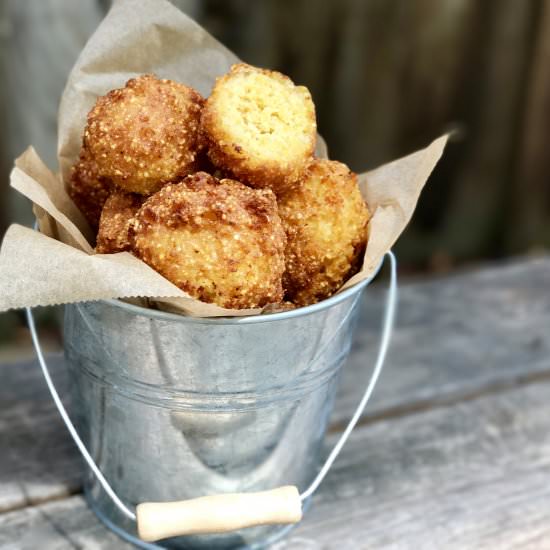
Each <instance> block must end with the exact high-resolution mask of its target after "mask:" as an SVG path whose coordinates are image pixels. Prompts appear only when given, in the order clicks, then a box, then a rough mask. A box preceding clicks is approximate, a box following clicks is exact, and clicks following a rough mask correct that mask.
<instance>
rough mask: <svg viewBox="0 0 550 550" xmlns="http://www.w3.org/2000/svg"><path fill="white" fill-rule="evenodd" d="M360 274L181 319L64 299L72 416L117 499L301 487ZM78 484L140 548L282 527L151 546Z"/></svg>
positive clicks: (276, 529)
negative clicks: (316, 289) (223, 313)
mask: <svg viewBox="0 0 550 550" xmlns="http://www.w3.org/2000/svg"><path fill="white" fill-rule="evenodd" d="M393 261H394V260H393V259H392V262H393ZM393 266H394V267H395V265H394V264H393ZM369 282H370V280H366V281H363V282H362V283H360V284H358V285H356V286H354V287H352V288H350V289H348V290H346V291H344V292H342V293H340V294H338V295H335V296H333V297H332V298H330V299H328V300H325V301H323V302H321V303H318V304H315V305H313V306H309V307H305V308H300V309H297V310H292V311H286V312H282V313H275V314H269V315H262V316H254V317H242V318H223V319H219V318H218V319H204V318H191V317H185V316H181V315H175V314H171V313H166V312H161V311H156V310H151V309H146V308H141V307H137V306H134V305H130V304H128V303H124V302H121V301H117V300H107V301H98V302H86V303H78V304H70V305H67V306H66V308H65V324H64V327H65V328H64V344H65V353H66V358H67V362H68V364H69V367H70V372H71V375H72V380H73V382H74V384H73V385H72V387H73V391H74V395H73V399H72V403H73V411H72V415H71V416H72V417H73V419H74V420H76V424H77V426H78V431H79V433H80V437H81V439H82V441H83V442H84V444H85V446H86V448H87V449H88V451H89V453H90V454H91V456H92V457H93V459H94V461H95V463H96V464H97V465H98V466H99V469H100V470H101V472H102V473H103V475H104V476H105V478H106V479H107V480H109V484H110V486H111V487H112V488H113V490H114V492H115V493H116V495H118V498H120V500H121V501H122V502H123V503H124V504H125V505H127V506H128V507H130V508H132V507H134V506H135V505H136V504H138V503H141V502H148V501H158V502H164V501H175V500H185V499H190V498H194V497H200V496H204V495H209V494H218V493H228V492H230V493H235V492H249V491H261V490H266V489H271V488H273V487H277V486H278V485H282V484H292V485H296V486H297V487H298V489H299V490H300V491H302V490H304V489H306V488H307V487H308V486H309V485H310V483H311V482H312V480H313V479H314V478H315V476H316V474H317V473H318V470H319V462H320V458H321V453H320V450H321V445H322V442H323V437H324V434H325V431H326V427H327V422H328V418H329V414H330V412H331V408H332V403H333V400H334V395H335V390H336V386H337V381H338V374H339V371H340V367H341V366H342V364H343V363H344V361H345V359H346V357H347V355H348V353H349V350H350V346H351V340H352V334H353V327H354V324H355V321H356V318H357V312H358V304H359V299H360V296H361V294H362V291H363V290H364V289H365V287H366V286H367V285H368V283H369ZM32 329H33V331H34V326H32ZM39 358H40V354H39ZM382 360H383V359H382ZM50 389H51V388H50ZM371 389H372V388H371ZM52 393H53V392H52ZM366 398H367V399H368V396H366ZM54 399H55V396H54ZM365 403H366V399H365ZM363 406H364V403H363ZM359 412H360V411H359ZM352 428H353V426H351V428H350V431H351V429H352ZM73 437H74V436H73ZM85 492H86V495H87V499H88V502H89V504H90V506H91V508H92V509H93V510H94V511H95V513H96V514H97V515H98V516H99V518H100V519H101V520H102V521H103V522H104V523H106V524H107V525H108V526H109V527H110V528H111V529H113V530H115V531H116V532H117V533H118V534H120V535H121V536H123V537H124V538H126V539H127V540H130V541H131V542H133V543H134V544H136V545H137V546H140V547H143V548H209V549H215V548H244V547H246V548H256V547H261V546H263V545H265V544H268V543H270V542H272V541H273V540H275V539H276V538H278V537H280V536H281V535H282V534H284V532H285V531H286V530H288V528H289V527H288V526H262V527H254V528H247V529H242V530H241V531H236V532H233V533H230V534H219V535H200V536H186V537H178V538H172V539H167V540H165V541H163V542H162V543H161V544H155V545H153V544H149V543H145V542H143V541H140V540H139V539H138V538H137V533H136V525H135V523H134V522H133V521H131V520H130V519H128V518H127V517H126V516H125V515H124V514H122V513H121V512H120V511H119V509H118V508H117V507H116V506H115V505H114V504H113V501H112V497H109V496H108V495H107V494H106V493H105V491H104V490H103V488H102V486H101V485H100V484H99V483H98V482H97V480H96V478H95V477H94V476H93V475H91V473H90V472H89V473H88V475H87V478H86V480H85Z"/></svg>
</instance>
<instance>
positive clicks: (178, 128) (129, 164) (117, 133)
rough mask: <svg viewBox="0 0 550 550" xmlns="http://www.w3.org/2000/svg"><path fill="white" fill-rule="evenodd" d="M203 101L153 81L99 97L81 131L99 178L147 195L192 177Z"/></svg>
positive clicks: (147, 77)
mask: <svg viewBox="0 0 550 550" xmlns="http://www.w3.org/2000/svg"><path fill="white" fill-rule="evenodd" d="M203 101H204V100H203V99H202V97H201V96H200V94H199V93H198V92H196V91H195V90H193V89H192V88H189V87H187V86H184V85H183V84H179V83H177V82H173V81H171V80H159V79H158V78H156V77H155V76H153V75H143V76H140V77H138V78H133V79H131V80H129V81H128V82H127V83H126V86H125V87H124V88H121V89H118V90H112V91H110V92H109V93H108V94H107V95H105V96H102V97H100V98H99V99H98V100H97V102H96V104H95V106H94V108H93V109H92V110H91V111H90V113H89V114H88V123H87V125H86V129H85V131H84V143H85V146H86V147H87V149H88V150H89V151H90V154H91V155H92V157H93V158H94V160H95V161H96V163H97V168H98V171H99V173H100V174H101V175H102V176H104V177H106V178H109V179H111V180H112V181H113V182H114V183H115V184H116V185H118V186H119V187H121V188H122V189H124V190H126V191H130V192H133V193H140V194H143V195H147V194H150V193H153V192H155V191H157V190H158V189H160V188H161V187H162V185H163V184H164V183H166V182H170V181H174V180H176V179H178V178H181V177H183V176H186V175H187V174H190V173H191V172H193V171H194V167H195V157H196V155H197V152H198V150H199V149H200V144H199V139H198V137H199V118H200V111H201V108H202V105H203Z"/></svg>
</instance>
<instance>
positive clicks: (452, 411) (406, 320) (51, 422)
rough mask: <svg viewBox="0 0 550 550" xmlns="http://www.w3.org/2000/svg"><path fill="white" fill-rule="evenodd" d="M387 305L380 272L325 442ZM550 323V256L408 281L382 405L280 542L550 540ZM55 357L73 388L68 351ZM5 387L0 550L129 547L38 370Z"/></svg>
mask: <svg viewBox="0 0 550 550" xmlns="http://www.w3.org/2000/svg"><path fill="white" fill-rule="evenodd" d="M383 300H384V286H383V284H382V282H380V283H378V284H375V285H373V286H372V287H370V288H368V289H367V292H366V295H365V298H364V301H363V304H362V311H361V315H360V320H359V325H358V327H357V333H356V339H355V344H354V347H353V351H352V355H351V357H350V360H349V362H348V364H347V366H346V367H345V372H344V375H343V378H342V383H341V387H340V390H339V395H338V399H337V401H336V407H335V411H334V414H333V418H332V425H331V428H330V432H331V434H330V436H329V438H328V440H327V450H328V449H329V448H330V446H331V445H332V444H333V443H334V441H335V439H336V437H337V435H338V432H339V431H340V430H341V429H342V428H343V426H344V423H345V421H346V420H347V418H348V417H349V415H350V414H351V412H352V410H353V408H354V406H355V404H356V402H357V400H358V398H359V396H360V394H361V393H362V391H363V388H364V384H365V381H366V378H367V376H368V373H369V368H368V367H369V366H372V361H373V359H374V356H375V353H376V346H377V339H378V336H379V325H380V317H381V311H382V307H383ZM549 327H550V258H549V257H542V258H538V259H530V260H522V261H516V262H512V263H510V264H508V265H497V266H489V267H486V268H483V269H478V270H474V271H471V272H465V273H462V274H458V275H455V276H452V277H444V278H435V279H431V280H427V281H419V282H408V283H406V284H404V285H402V287H401V292H400V309H399V316H398V323H397V328H396V332H395V335H394V339H393V343H392V348H391V352H390V354H389V357H388V364H387V367H386V370H385V372H384V373H383V376H382V378H381V380H380V384H379V386H378V388H377V390H376V392H375V396H374V398H373V402H372V405H371V406H369V408H368V410H367V413H366V416H365V417H364V418H363V419H362V421H361V423H360V426H359V427H358V428H357V429H356V431H355V432H354V434H353V436H352V438H351V440H350V442H349V443H348V445H347V446H346V447H345V449H344V451H343V453H342V455H341V457H340V458H339V459H338V461H337V462H336V464H335V466H334V470H333V472H332V473H331V475H330V476H329V478H328V479H327V480H326V482H325V483H324V484H323V486H322V488H321V490H320V492H319V493H318V494H317V495H316V496H315V498H314V507H313V508H312V510H311V512H310V513H309V514H308V515H307V517H306V519H305V521H304V522H303V523H302V524H300V525H299V526H298V528H297V529H296V530H295V531H293V533H292V534H291V535H290V536H289V538H287V539H286V540H285V541H281V542H280V543H278V545H276V546H275V548H279V549H285V550H286V549H292V550H294V549H296V550H298V549H309V548H323V549H333V548H334V549H337V548H338V549H339V548H345V549H347V548H350V549H352V548H353V549H355V548H414V547H418V548H434V549H435V548H438V549H439V548H457V549H459V548H472V549H473V548H476V549H477V548H499V549H500V548H522V549H523V548H542V549H544V548H550V533H548V529H549V528H547V527H546V524H548V525H550V522H548V521H547V520H548V513H547V510H549V509H550V483H548V481H547V476H550V435H548V436H547V433H548V434H550V430H549V429H547V427H548V426H549V421H548V418H550V400H549V399H548V395H550V338H549V334H550V329H549ZM49 360H50V364H51V369H52V372H53V375H54V378H55V380H56V382H57V384H58V386H59V389H60V391H61V393H62V394H63V395H66V394H67V380H66V376H65V368H64V364H63V359H62V357H61V356H59V355H54V356H51V357H50V359H49ZM0 381H1V383H0V441H1V447H2V453H0V549H1V550H5V549H8V548H9V549H10V550H11V549H16V548H17V549H22V550H27V549H29V550H30V549H34V548H55V549H57V548H59V549H63V548H85V549H88V548H90V549H96V548H126V546H124V545H123V544H122V543H121V542H118V539H116V537H114V536H113V535H111V534H110V533H108V532H107V531H106V530H105V529H104V528H103V527H102V526H101V525H100V524H99V523H98V522H97V521H96V520H95V518H94V517H93V515H92V513H91V512H89V511H88V510H87V508H86V507H85V505H84V503H83V500H82V497H81V496H80V495H79V494H78V493H79V492H80V481H79V478H80V473H81V465H80V461H79V459H78V456H77V452H76V450H75V448H74V446H73V444H72V442H71V440H70V438H69V436H68V435H67V433H66V431H65V429H64V427H63V425H62V423H61V421H60V420H59V419H58V417H57V413H56V412H55V411H54V408H53V404H52V403H51V400H50V397H49V395H48V393H47V389H46V386H45V383H44V381H43V379H42V376H41V373H40V370H39V368H38V365H37V364H36V363H34V362H28V363H17V364H4V365H0ZM39 541H42V542H41V544H40V545H39V544H38V542H39Z"/></svg>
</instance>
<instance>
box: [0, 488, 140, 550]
mask: <svg viewBox="0 0 550 550" xmlns="http://www.w3.org/2000/svg"><path fill="white" fill-rule="evenodd" d="M38 548H40V549H43V550H46V549H47V550H54V549H55V550H68V549H75V548H79V549H86V550H103V549H105V550H107V549H112V548H117V549H120V550H130V549H131V548H134V546H132V545H130V544H127V543H125V542H124V541H122V540H121V539H120V538H119V537H117V536H116V535H114V534H113V533H111V532H110V531H109V530H107V529H106V528H105V527H104V526H103V525H102V524H101V523H100V522H99V521H98V520H97V519H96V518H95V516H94V515H93V513H92V512H91V511H90V510H89V509H88V508H87V507H86V503H85V501H84V499H83V498H82V497H81V496H74V497H71V498H67V499H64V500H61V501H57V502H49V503H47V504H43V505H40V506H30V507H28V508H25V509H23V510H17V511H15V512H10V513H9V514H2V515H0V549H1V550H37V549H38Z"/></svg>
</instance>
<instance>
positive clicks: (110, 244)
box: [96, 190, 145, 254]
mask: <svg viewBox="0 0 550 550" xmlns="http://www.w3.org/2000/svg"><path fill="white" fill-rule="evenodd" d="M144 200H145V198H144V197H143V196H141V195H136V194H135V193H126V192H124V191H120V190H115V191H114V192H113V193H112V194H111V196H110V197H109V198H108V199H107V201H106V202H105V206H104V207H103V210H102V212H101V218H100V220H99V231H98V233H97V245H96V252H97V253H98V254H114V253H115V252H123V251H125V250H130V249H131V246H130V236H129V230H130V226H131V224H132V222H133V221H134V217H135V215H136V214H137V211H138V210H139V209H140V207H141V205H142V204H143V201H144Z"/></svg>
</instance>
